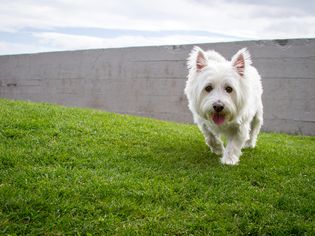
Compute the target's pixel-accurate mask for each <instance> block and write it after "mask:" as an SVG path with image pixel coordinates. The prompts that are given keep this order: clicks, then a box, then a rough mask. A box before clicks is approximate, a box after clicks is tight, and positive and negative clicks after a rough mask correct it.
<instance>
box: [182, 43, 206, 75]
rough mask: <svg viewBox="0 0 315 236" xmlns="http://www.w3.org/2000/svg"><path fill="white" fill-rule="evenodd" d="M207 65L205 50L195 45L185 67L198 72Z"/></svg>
mask: <svg viewBox="0 0 315 236" xmlns="http://www.w3.org/2000/svg"><path fill="white" fill-rule="evenodd" d="M207 65H208V60H207V56H206V54H205V52H204V51H203V50H202V49H201V48H200V47H197V46H195V47H194V48H193V49H192V50H191V52H190V54H189V57H188V59H187V67H188V69H189V70H190V69H193V70H196V71H197V72H200V71H201V70H202V69H203V68H205V67H206V66H207Z"/></svg>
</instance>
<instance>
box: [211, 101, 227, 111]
mask: <svg viewBox="0 0 315 236" xmlns="http://www.w3.org/2000/svg"><path fill="white" fill-rule="evenodd" d="M212 107H213V109H214V110H215V111H216V112H220V111H222V110H223V108H224V106H223V104H222V103H214V104H213V106H212Z"/></svg>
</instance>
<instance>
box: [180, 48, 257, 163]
mask: <svg viewBox="0 0 315 236" xmlns="http://www.w3.org/2000/svg"><path fill="white" fill-rule="evenodd" d="M187 64H188V69H189V74H188V80H187V82H186V88H185V94H186V96H187V98H188V103H189V105H188V107H189V109H190V110H191V112H192V114H193V117H194V121H195V123H196V124H197V125H198V127H199V129H200V130H201V132H202V133H203V135H204V136H205V139H206V144H207V145H208V146H209V147H210V149H211V151H212V152H214V153H215V154H217V155H223V156H222V158H221V162H222V163H223V164H228V165H236V164H238V162H239V158H240V155H241V149H242V148H243V147H255V145H256V140H257V135H258V133H259V131H260V128H261V125H262V123H263V105H262V101H261V95H262V92H263V90H262V85H261V78H260V76H259V74H258V72H257V70H256V69H255V68H254V67H253V66H251V64H252V62H251V58H250V54H249V52H248V51H247V49H246V48H243V49H241V50H239V51H238V52H237V53H236V54H235V55H234V56H233V57H232V59H231V61H227V60H226V59H225V58H224V57H222V56H221V55H220V54H218V53H217V52H215V51H206V52H205V51H203V50H202V49H201V48H199V47H194V48H193V50H192V51H191V53H190V56H189V58H188V63H187ZM221 134H223V135H225V136H226V138H227V145H226V148H224V146H223V142H222V141H221V139H220V136H221Z"/></svg>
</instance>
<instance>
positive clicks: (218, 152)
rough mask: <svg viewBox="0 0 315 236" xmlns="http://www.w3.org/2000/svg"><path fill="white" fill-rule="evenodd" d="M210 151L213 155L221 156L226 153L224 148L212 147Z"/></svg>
mask: <svg viewBox="0 0 315 236" xmlns="http://www.w3.org/2000/svg"><path fill="white" fill-rule="evenodd" d="M210 150H211V152H212V153H214V154H216V155H218V156H221V155H222V154H223V152H224V150H223V147H221V146H217V147H210Z"/></svg>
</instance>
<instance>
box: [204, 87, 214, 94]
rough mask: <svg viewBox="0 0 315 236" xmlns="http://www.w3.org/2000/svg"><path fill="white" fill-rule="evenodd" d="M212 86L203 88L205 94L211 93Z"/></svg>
mask: <svg viewBox="0 0 315 236" xmlns="http://www.w3.org/2000/svg"><path fill="white" fill-rule="evenodd" d="M212 89H213V88H212V86H211V85H208V86H207V87H205V90H206V92H207V93H210V92H211V91H212Z"/></svg>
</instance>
